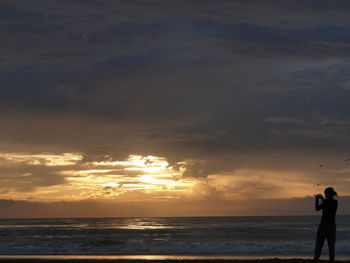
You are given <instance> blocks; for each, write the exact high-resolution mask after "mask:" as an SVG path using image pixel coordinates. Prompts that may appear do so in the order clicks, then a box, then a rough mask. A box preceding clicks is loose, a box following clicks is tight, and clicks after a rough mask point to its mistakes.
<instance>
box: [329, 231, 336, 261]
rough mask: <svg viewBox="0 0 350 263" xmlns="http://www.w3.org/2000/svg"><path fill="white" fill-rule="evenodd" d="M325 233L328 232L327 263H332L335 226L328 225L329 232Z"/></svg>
mask: <svg viewBox="0 0 350 263" xmlns="http://www.w3.org/2000/svg"><path fill="white" fill-rule="evenodd" d="M327 232H328V233H327V244H328V251H329V262H334V257H335V232H336V226H335V225H330V226H329V230H328V231H327Z"/></svg>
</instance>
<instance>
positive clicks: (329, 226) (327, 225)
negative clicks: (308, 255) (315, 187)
mask: <svg viewBox="0 0 350 263" xmlns="http://www.w3.org/2000/svg"><path fill="white" fill-rule="evenodd" d="M324 195H325V199H323V196H322V194H318V195H315V209H316V211H320V210H322V218H321V222H320V225H319V226H318V230H317V237H316V245H315V254H314V262H318V260H319V258H320V256H321V251H322V247H323V243H324V240H325V239H327V244H328V251H329V262H334V250H335V232H336V224H335V214H336V212H337V207H338V201H337V200H335V199H333V197H334V196H336V195H337V192H335V191H334V189H333V188H332V187H328V188H326V189H325V190H324ZM320 201H321V203H320Z"/></svg>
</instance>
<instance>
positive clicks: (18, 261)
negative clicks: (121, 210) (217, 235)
mask: <svg viewBox="0 0 350 263" xmlns="http://www.w3.org/2000/svg"><path fill="white" fill-rule="evenodd" d="M5 262H6V263H142V262H147V263H312V262H313V260H312V259H304V258H292V259H280V258H271V259H250V260H241V259H237V260H222V259H208V260H204V259H199V260H197V259H195V260H182V259H181V260H145V259H139V260H138V259H132V260H130V259H38V258H2V259H0V263H5ZM320 262H324V263H326V262H328V261H326V260H321V261H320ZM336 262H341V263H348V262H350V261H348V260H340V261H338V260H337V261H336Z"/></svg>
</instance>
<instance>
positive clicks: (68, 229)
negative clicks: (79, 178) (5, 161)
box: [0, 216, 350, 256]
mask: <svg viewBox="0 0 350 263" xmlns="http://www.w3.org/2000/svg"><path fill="white" fill-rule="evenodd" d="M319 220H320V217H316V216H296V217H291V216H283V217H182V218H181V217H177V218H84V219H82V218H76V219H75V218H65V219H0V255H197V256H204V255H212V256H213V255H214V256H244V255H248V256H268V255H280V256H288V255H304V256H308V255H312V253H313V248H314V240H315V236H316V230H317V226H318V223H319ZM326 247H327V246H326V244H325V249H324V252H325V253H326V252H327V249H326ZM336 252H337V255H342V256H350V216H338V217H337V243H336Z"/></svg>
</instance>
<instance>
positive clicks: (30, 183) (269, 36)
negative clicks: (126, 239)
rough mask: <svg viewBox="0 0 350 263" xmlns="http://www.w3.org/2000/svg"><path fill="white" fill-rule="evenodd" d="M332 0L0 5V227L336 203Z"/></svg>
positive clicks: (336, 61)
mask: <svg viewBox="0 0 350 263" xmlns="http://www.w3.org/2000/svg"><path fill="white" fill-rule="evenodd" d="M349 14H350V2H349V1H347V0H333V1H328V0H327V1H326V0H317V1H304V0H285V1H280V0H259V1H254V0H230V1H228V0H218V1H207V0H201V1H197V0H185V1H183V0H178V1H161V0H123V1H118V0H50V1H44V0H31V1H20V0H2V1H1V3H0V37H1V41H0V54H1V55H0V58H1V59H0V92H1V93H0V123H1V129H0V182H1V183H0V210H1V211H3V212H2V213H0V217H104V216H116V217H117V216H231V215H301V214H316V212H314V211H313V210H314V207H313V206H314V201H313V195H314V194H316V193H322V192H323V190H324V188H325V187H327V186H333V187H334V188H335V189H336V191H337V192H338V194H339V202H340V204H341V205H340V206H339V213H342V214H349V213H350V206H349V205H348V203H349V202H347V200H350V190H349V189H350V177H349V175H350V161H347V159H348V158H349V157H350V147H349V146H350V103H349V101H350V74H349V71H350V59H349V55H350V26H349V23H348V22H349V19H348V18H349Z"/></svg>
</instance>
